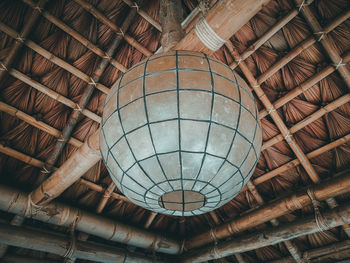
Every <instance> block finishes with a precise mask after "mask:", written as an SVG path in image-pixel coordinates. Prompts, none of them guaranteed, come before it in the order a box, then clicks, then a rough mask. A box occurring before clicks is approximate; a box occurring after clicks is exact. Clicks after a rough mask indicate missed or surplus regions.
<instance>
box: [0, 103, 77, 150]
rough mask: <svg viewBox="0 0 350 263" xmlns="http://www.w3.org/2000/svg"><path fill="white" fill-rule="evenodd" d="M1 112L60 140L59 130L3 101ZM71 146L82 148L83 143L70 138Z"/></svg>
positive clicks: (0, 107) (0, 104) (0, 106)
mask: <svg viewBox="0 0 350 263" xmlns="http://www.w3.org/2000/svg"><path fill="white" fill-rule="evenodd" d="M0 111H2V112H6V113H7V114H9V115H11V116H13V117H16V118H18V119H20V120H22V121H24V122H26V123H28V124H30V125H32V126H33V127H35V128H38V129H39V130H42V131H44V132H46V133H48V134H50V135H52V136H54V137H56V138H60V137H61V135H62V133H61V132H60V131H59V130H57V129H56V128H54V127H51V126H50V125H48V124H46V123H44V122H42V121H40V120H37V119H35V118H34V117H32V116H30V115H28V114H26V113H25V112H23V111H20V110H19V109H16V108H15V107H12V106H10V105H8V104H6V103H4V102H2V101H0ZM68 143H69V144H71V145H73V146H75V147H80V146H81V145H82V144H83V142H81V141H79V140H78V139H76V138H70V139H69V141H68Z"/></svg>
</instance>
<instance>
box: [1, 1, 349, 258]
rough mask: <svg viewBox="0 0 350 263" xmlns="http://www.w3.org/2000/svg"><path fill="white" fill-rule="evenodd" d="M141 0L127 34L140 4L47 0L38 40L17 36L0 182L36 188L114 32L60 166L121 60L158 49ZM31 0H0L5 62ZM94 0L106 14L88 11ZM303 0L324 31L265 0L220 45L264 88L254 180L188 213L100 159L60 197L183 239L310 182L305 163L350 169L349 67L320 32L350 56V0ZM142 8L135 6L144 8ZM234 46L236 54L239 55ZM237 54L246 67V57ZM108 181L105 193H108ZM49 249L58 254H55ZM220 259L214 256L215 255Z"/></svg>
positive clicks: (277, 249)
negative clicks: (122, 178)
mask: <svg viewBox="0 0 350 263" xmlns="http://www.w3.org/2000/svg"><path fill="white" fill-rule="evenodd" d="M143 2H144V3H143V5H142V6H140V7H138V6H137V8H140V10H142V12H143V16H146V17H150V19H147V20H146V19H144V18H143V17H142V16H135V18H134V19H133V21H132V24H131V26H130V28H129V29H128V30H127V32H123V34H121V33H120V32H118V31H117V30H116V28H120V27H121V26H122V24H123V22H124V21H125V19H126V18H127V14H128V12H129V11H130V10H131V9H132V8H134V9H135V8H136V6H134V7H130V1H121V0H115V1H108V0H89V1H82V0H74V1H73V0H59V1H49V2H47V3H46V5H45V7H44V9H43V10H41V11H42V14H41V15H39V16H38V20H37V21H36V24H35V26H34V28H33V30H32V32H31V34H30V35H29V36H28V39H30V41H32V42H33V43H34V44H30V41H27V42H24V44H21V48H20V49H19V51H18V52H17V54H16V59H15V60H14V63H12V64H11V65H9V67H8V68H7V70H8V73H9V74H5V75H4V77H2V78H0V99H1V101H0V110H1V111H0V129H1V132H0V143H1V144H0V152H1V153H0V180H1V183H2V184H6V185H10V186H15V187H16V188H21V189H23V190H26V191H31V190H33V188H34V187H35V186H36V185H37V184H38V182H40V181H42V179H43V176H44V177H45V176H47V174H45V169H43V167H44V164H45V160H46V159H47V156H49V155H50V154H51V153H52V152H53V151H54V148H55V145H56V144H57V141H58V140H59V139H60V136H61V131H62V130H63V129H64V128H65V126H66V124H67V122H68V120H69V118H70V116H71V114H72V113H74V112H75V111H76V110H77V108H76V104H77V103H79V101H80V100H81V98H82V97H83V96H84V92H85V91H86V89H88V87H89V78H90V77H91V76H93V73H94V71H95V70H96V68H98V66H99V63H100V62H101V60H103V59H104V58H105V57H104V56H105V52H106V51H107V49H108V47H109V46H110V45H111V43H112V42H113V40H114V39H115V37H116V36H120V37H121V38H122V41H121V43H120V45H119V47H118V48H117V50H116V52H115V53H114V54H113V55H112V56H111V59H110V60H109V64H108V65H107V66H106V68H105V69H104V70H103V73H102V74H101V76H100V78H99V79H98V85H99V86H98V87H97V88H95V89H94V91H93V93H92V96H91V98H90V99H89V100H88V102H87V105H86V109H85V110H84V111H83V112H82V113H83V114H82V116H81V117H80V118H79V121H78V122H77V125H76V126H75V128H74V130H73V131H72V133H71V136H70V140H69V141H68V143H67V144H66V146H65V147H64V148H63V151H62V152H61V154H59V156H58V158H57V161H56V162H55V163H54V164H53V165H54V166H55V167H59V166H61V164H62V163H63V162H64V161H65V160H67V159H68V158H69V157H70V156H71V155H72V154H73V153H74V152H75V151H76V149H77V147H79V146H80V145H81V144H82V142H84V141H86V139H87V138H88V137H89V136H90V135H91V134H93V133H94V132H95V131H96V130H97V129H98V127H99V120H100V116H101V114H102V107H103V102H104V99H105V96H106V94H105V93H106V92H107V91H108V87H110V86H111V85H112V84H113V83H114V82H115V81H116V80H117V79H118V78H119V77H120V76H121V74H122V71H125V69H127V68H129V67H131V66H132V65H134V64H136V63H137V62H139V61H141V60H142V59H144V58H145V57H146V55H145V54H149V53H154V52H155V51H156V50H157V49H158V48H159V46H160V43H159V40H160V34H161V33H160V31H159V27H157V26H154V25H152V21H153V24H156V23H158V21H159V17H158V12H159V7H158V1H143ZM212 2H215V1H212ZM307 2H312V1H307ZM28 4H29V6H32V7H33V6H34V7H35V5H34V4H36V2H34V1H30V0H23V2H22V1H20V0H15V1H14V0H4V1H1V2H0V10H1V11H2V12H1V14H0V22H1V24H0V61H1V62H2V61H5V60H6V57H7V56H8V54H9V52H10V51H11V50H12V48H13V46H14V45H15V43H17V42H18V41H20V39H16V37H14V35H11V34H10V33H9V30H12V31H13V32H17V33H20V32H21V30H22V29H23V27H24V25H25V24H26V22H27V21H28V20H29V19H30V17H31V16H32V13H33V10H34V11H35V9H32V8H29V7H28ZM182 4H183V7H184V10H185V13H186V14H184V16H185V15H187V14H188V13H189V12H191V11H192V10H193V9H194V8H196V7H197V6H198V4H199V1H196V0H185V1H182ZM211 4H215V3H211ZM91 6H92V7H94V9H96V10H97V12H99V13H101V14H102V15H103V16H104V18H101V17H100V16H99V15H98V14H97V15H96V13H95V14H94V11H93V9H92V8H90V7H91ZM306 8H308V9H310V10H311V12H312V14H313V15H314V16H315V17H316V18H317V20H318V21H319V23H320V25H321V26H322V27H324V28H325V29H326V30H325V32H326V34H322V33H324V32H316V34H314V33H313V31H312V27H310V24H309V22H308V20H307V19H305V17H304V16H303V15H305V14H304V13H303V14H302V12H299V11H300V10H299V7H297V4H296V3H295V2H293V1H289V0H271V1H270V2H269V4H268V5H267V6H266V7H264V8H263V9H262V10H261V11H260V12H259V13H258V14H257V15H256V16H255V17H253V18H252V19H251V20H250V21H249V22H248V23H247V24H246V25H244V26H243V27H242V28H241V29H240V30H239V31H238V32H237V33H236V34H235V35H234V36H232V38H231V39H230V43H231V45H232V46H230V44H228V45H227V46H223V47H222V48H221V49H220V50H218V51H217V52H215V53H214V54H213V56H215V57H216V58H217V59H219V60H221V61H223V62H224V63H226V64H228V65H231V67H232V68H235V69H236V70H237V71H238V73H239V74H241V76H242V77H246V78H248V81H249V77H247V71H249V72H250V73H248V74H251V77H252V78H253V80H256V82H257V84H259V85H260V87H261V92H263V94H265V95H266V96H262V95H261V94H262V93H261V94H260V95H256V94H254V95H255V96H256V99H257V102H258V106H259V110H260V116H261V124H262V128H263V140H264V146H263V151H262V153H261V156H260V159H259V163H258V166H257V168H256V170H255V173H254V175H253V177H252V181H251V182H252V185H253V186H254V187H255V190H252V189H251V188H249V187H247V188H245V189H244V191H243V192H242V193H240V194H239V195H238V196H236V197H235V198H234V199H233V200H232V201H230V202H229V203H228V204H226V205H225V206H223V207H221V208H219V209H217V210H215V211H214V212H212V213H210V214H204V215H200V216H196V217H189V218H185V219H183V218H178V217H171V216H165V215H156V214H152V213H151V212H150V211H147V210H144V209H142V208H140V207H138V206H136V205H134V204H132V203H131V202H128V201H127V200H126V199H125V197H123V195H122V194H121V193H120V192H119V190H118V189H114V186H113V184H112V182H111V179H110V177H109V176H108V173H107V170H106V168H105V166H104V164H103V163H102V162H101V161H100V162H98V163H97V164H96V165H95V166H94V167H92V168H91V169H90V170H89V171H88V172H87V173H86V174H85V175H84V176H83V178H82V179H81V180H78V181H77V182H76V183H75V184H74V185H72V186H71V187H70V188H68V189H67V190H66V191H65V192H64V193H63V194H62V195H61V196H60V197H59V199H61V200H62V201H65V202H68V203H70V204H73V205H76V206H78V207H81V208H84V209H87V210H92V211H95V210H96V208H97V207H100V208H98V211H100V212H101V211H102V215H104V216H106V217H109V218H112V219H118V220H121V221H124V222H128V223H130V224H133V225H137V226H139V227H146V228H149V229H150V230H152V231H160V232H166V233H168V234H171V235H175V236H178V237H180V238H185V237H190V236H195V235H197V234H199V233H202V232H203V231H208V230H209V229H210V228H215V227H216V226H218V225H221V224H223V223H225V222H227V221H228V220H232V219H234V218H238V217H240V216H241V215H242V214H245V213H249V211H252V210H254V209H256V208H257V207H259V206H261V205H262V202H269V201H271V200H273V199H276V198H279V197H281V196H282V195H284V194H286V193H291V192H293V191H295V190H296V189H298V188H300V187H303V186H306V185H312V184H313V182H315V179H313V178H312V176H311V177H310V173H312V171H314V172H315V174H316V175H317V178H318V179H317V180H318V181H323V180H325V179H327V178H329V177H331V175H332V174H334V173H336V172H338V171H343V170H345V169H348V168H350V142H349V132H350V104H349V102H350V98H349V87H348V86H347V84H346V81H344V79H343V75H342V74H339V67H344V68H348V70H350V66H349V64H347V65H343V64H340V65H334V63H333V62H332V61H331V59H329V54H328V52H327V50H325V49H324V47H323V46H322V44H321V42H320V41H319V40H322V39H323V38H326V39H327V41H328V42H329V46H330V47H331V49H332V50H333V51H334V52H336V53H337V54H339V56H341V57H342V58H343V63H344V64H346V63H348V62H349V60H350V59H349V55H348V54H349V53H348V52H349V51H350V49H349V48H350V20H349V17H350V12H349V10H350V4H349V1H347V0H327V1H326V0H315V1H313V2H312V3H307V5H306ZM140 10H137V11H139V13H140V14H141V12H140ZM106 19H107V20H108V21H106ZM154 21H156V22H154ZM150 22H151V23H150ZM111 24H113V26H111ZM62 25H65V26H62ZM8 28H9V29H8ZM272 29H273V30H272ZM269 30H270V31H269ZM12 31H11V32H12ZM118 34H119V35H118ZM125 35H127V37H125ZM28 43H29V44H28ZM35 44H37V45H38V47H36V46H35ZM232 47H233V49H232ZM232 50H235V51H236V52H237V53H234V52H232ZM148 52H149V53H148ZM237 54H238V55H239V56H240V57H241V58H242V61H241V60H239V59H237ZM113 61H114V62H115V63H114V62H113ZM113 63H114V64H113ZM241 63H242V64H244V65H246V67H245V68H244V67H242V64H241ZM262 97H265V98H267V99H268V102H271V105H273V106H274V108H265V106H266V101H265V102H264V101H262ZM274 114H275V115H274ZM281 127H282V130H281ZM283 127H285V129H284V130H283ZM286 129H287V130H286ZM287 131H288V132H289V133H290V134H292V138H293V141H294V143H295V144H296V145H297V146H298V149H300V151H301V152H302V153H303V154H301V155H298V154H296V153H295V151H293V146H291V143H290V142H288V141H286V140H285V135H286V134H285V133H286V132H287ZM304 154H305V155H304ZM303 156H306V158H308V159H309V163H310V167H311V168H310V169H307V168H306V165H307V163H306V164H305V163H304V162H303V160H301V158H302V157H303ZM107 189H109V192H108V191H107V192H106V190H107ZM113 189H114V191H113ZM254 191H255V192H254ZM254 193H255V194H254ZM103 195H105V196H106V198H104V197H103ZM349 197H350V196H348V195H346V194H345V195H343V196H340V197H339V198H338V199H337V201H338V202H340V203H345V202H348V201H349ZM101 200H104V201H103V202H102V201H101ZM261 201H262V202H261ZM101 203H103V204H102V205H101ZM324 205H325V204H324ZM310 213H313V208H312V207H311V206H307V207H304V208H303V209H299V210H298V211H295V212H293V213H290V214H288V215H284V216H282V217H280V218H278V220H279V221H280V223H281V224H283V223H284V222H289V221H293V220H296V219H297V218H299V217H302V216H304V215H306V214H310ZM269 224H270V223H269V222H266V223H265V224H262V225H259V226H257V227H255V228H252V229H249V230H247V232H254V231H255V230H256V229H264V228H266V227H267V226H268V225H269ZM92 238H93V237H92ZM345 238H348V237H347V236H346V234H345V232H344V230H343V229H340V228H339V229H332V230H328V231H324V232H318V233H315V234H311V235H306V236H304V237H298V238H296V239H295V240H294V241H293V242H294V245H295V247H296V249H297V250H300V251H306V250H310V249H312V248H318V247H322V246H325V245H328V244H331V243H334V242H338V241H342V240H344V239H345ZM288 246H289V245H288V244H284V243H280V244H277V245H273V246H268V247H264V248H260V249H257V250H255V251H251V252H247V253H243V254H242V255H240V256H238V257H233V256H230V257H227V258H226V259H225V261H222V262H243V261H242V260H244V262H267V261H272V260H275V259H279V258H284V257H288V256H289V254H290V252H289V251H290V249H289V248H290V247H288ZM10 252H13V253H17V254H23V253H24V255H26V253H29V254H30V255H31V256H39V257H42V258H45V257H46V256H45V255H43V254H41V253H39V254H31V253H32V252H28V251H27V250H24V252H23V253H22V252H21V251H15V249H12V248H11V251H10ZM294 256H295V255H294ZM48 257H49V258H52V259H57V258H55V257H52V255H48ZM294 259H295V257H294ZM216 261H217V262H220V260H219V259H218V260H216ZM81 262H83V261H81ZM325 262H326V261H325Z"/></svg>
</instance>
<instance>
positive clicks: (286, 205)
mask: <svg viewBox="0 0 350 263" xmlns="http://www.w3.org/2000/svg"><path fill="white" fill-rule="evenodd" d="M309 188H311V189H313V190H314V192H315V196H316V199H317V200H319V201H323V200H326V199H328V198H331V197H334V196H337V195H340V194H342V193H346V192H349V191H350V170H347V171H345V172H344V173H342V174H341V175H339V176H334V177H332V178H330V179H329V180H327V181H324V182H321V183H320V184H318V185H312V186H310V187H309ZM299 204H300V205H299ZM310 204H311V199H310V197H309V196H308V194H307V190H305V189H301V190H299V191H297V192H296V193H295V192H293V193H291V194H290V195H288V196H286V197H284V198H281V199H277V200H274V201H271V202H269V203H267V204H265V205H263V206H261V207H259V208H257V209H255V210H253V211H251V212H248V213H246V214H244V215H242V216H240V217H238V218H236V219H233V220H230V221H229V222H226V223H224V224H222V225H220V226H217V227H215V228H212V229H211V230H210V231H205V232H203V233H201V234H198V235H195V236H193V237H191V238H189V239H187V240H186V242H185V248H186V249H187V250H190V249H194V248H198V247H201V246H203V245H205V244H208V243H211V242H214V241H215V240H220V239H224V238H227V237H229V236H231V235H234V234H236V233H239V232H242V231H244V230H247V229H249V228H252V227H255V226H258V225H260V224H263V223H265V222H267V221H269V220H271V219H274V218H278V217H280V216H283V215H285V214H288V213H291V212H293V211H295V210H298V209H301V208H302V207H304V206H306V205H310Z"/></svg>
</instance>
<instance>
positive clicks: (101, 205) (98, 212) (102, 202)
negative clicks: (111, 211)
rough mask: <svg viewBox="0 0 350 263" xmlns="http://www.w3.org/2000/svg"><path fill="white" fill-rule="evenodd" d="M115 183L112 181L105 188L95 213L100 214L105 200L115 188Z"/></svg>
mask: <svg viewBox="0 0 350 263" xmlns="http://www.w3.org/2000/svg"><path fill="white" fill-rule="evenodd" d="M115 187H116V186H115V184H114V183H113V182H112V183H111V184H110V185H109V186H108V187H107V188H106V190H105V191H104V193H103V196H102V198H101V200H100V202H99V204H98V206H97V208H96V213H97V214H100V213H102V211H103V209H104V208H105V206H106V204H107V202H108V199H109V198H110V197H111V196H112V193H113V192H114V189H115Z"/></svg>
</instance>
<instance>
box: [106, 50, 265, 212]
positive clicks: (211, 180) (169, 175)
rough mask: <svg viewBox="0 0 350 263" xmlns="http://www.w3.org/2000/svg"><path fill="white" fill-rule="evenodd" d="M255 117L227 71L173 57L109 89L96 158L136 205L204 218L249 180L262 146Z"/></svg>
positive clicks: (187, 54)
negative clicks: (101, 158)
mask: <svg viewBox="0 0 350 263" xmlns="http://www.w3.org/2000/svg"><path fill="white" fill-rule="evenodd" d="M257 118H258V112H257V108H256V104H255V100H254V98H253V95H252V94H251V92H250V90H249V87H248V86H247V85H246V83H245V82H244V81H243V80H242V79H241V78H240V77H239V76H238V75H237V74H236V73H235V72H233V71H232V70H231V69H230V68H229V67H227V66H226V65H224V64H223V63H221V62H219V61H217V60H214V59H212V58H209V57H207V56H206V55H205V54H202V53H199V52H193V51H171V52H168V53H166V54H159V55H154V56H151V57H149V58H148V59H146V60H145V61H143V62H141V63H139V64H137V65H135V66H134V67H132V68H131V69H130V70H128V71H127V72H126V73H125V74H124V75H123V76H122V77H121V78H120V79H119V80H118V83H117V85H115V86H114V88H113V89H112V90H111V91H110V94H109V95H108V97H107V99H106V102H105V107H104V112H103V119H102V126H101V138H100V141H101V142H100V143H101V153H102V156H103V160H104V162H105V164H106V166H107V169H108V171H109V173H110V175H111V176H112V178H113V181H114V182H115V183H116V185H117V187H118V188H119V189H120V190H121V191H122V192H123V193H124V194H125V195H126V197H128V198H129V199H130V200H131V201H132V202H134V203H135V204H137V205H140V206H142V207H144V208H147V209H150V210H153V211H155V212H159V213H165V214H171V215H181V216H187V215H197V214H202V213H205V212H209V211H211V210H213V209H215V208H218V207H220V206H221V205H223V204H225V203H226V202H228V201H230V200H231V199H232V198H233V197H234V196H235V195H237V194H238V193H239V191H240V190H241V189H242V187H243V186H244V184H245V183H246V182H247V181H248V180H249V178H250V176H251V174H252V173H253V171H254V168H255V165H256V163H257V161H258V158H259V153H260V148H261V140H262V138H261V127H260V124H259V121H258V119H257ZM171 193H173V194H171ZM169 198H170V199H169ZM191 198H192V199H194V200H195V201H193V200H192V199H191ZM171 199H174V200H171ZM164 200H167V201H166V202H164ZM174 204H175V205H174ZM191 204H192V205H191Z"/></svg>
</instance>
